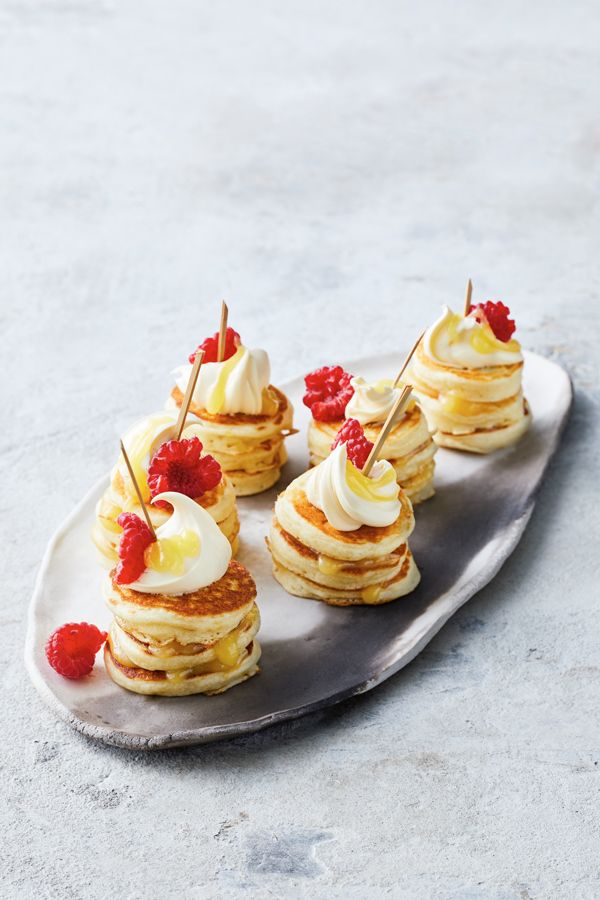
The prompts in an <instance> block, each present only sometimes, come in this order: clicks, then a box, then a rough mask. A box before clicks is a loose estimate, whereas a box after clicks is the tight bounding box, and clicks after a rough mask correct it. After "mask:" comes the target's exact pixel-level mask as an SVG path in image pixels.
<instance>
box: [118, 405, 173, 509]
mask: <svg viewBox="0 0 600 900" xmlns="http://www.w3.org/2000/svg"><path fill="white" fill-rule="evenodd" d="M172 424H173V417H172V416H170V415H164V416H152V417H151V419H150V421H149V427H148V428H147V429H146V430H145V431H143V432H142V433H141V434H138V435H135V436H134V437H133V438H132V439H130V440H128V441H127V455H128V456H129V462H130V463H131V468H132V469H133V473H134V475H135V477H136V481H137V483H138V485H139V488H140V491H141V492H142V497H143V498H144V500H145V501H148V500H150V488H149V487H148V477H147V476H148V473H147V472H146V469H145V466H144V462H145V460H146V459H147V457H148V456H149V455H150V452H151V450H152V444H153V443H154V441H155V440H156V435H157V433H158V432H159V431H161V430H162V429H164V428H166V427H167V426H168V425H172ZM124 481H125V486H126V490H127V493H128V494H129V495H130V496H131V497H135V499H136V501H137V497H136V494H135V490H134V487H133V484H132V483H131V479H130V478H129V476H127V477H126V478H125V479H124Z"/></svg>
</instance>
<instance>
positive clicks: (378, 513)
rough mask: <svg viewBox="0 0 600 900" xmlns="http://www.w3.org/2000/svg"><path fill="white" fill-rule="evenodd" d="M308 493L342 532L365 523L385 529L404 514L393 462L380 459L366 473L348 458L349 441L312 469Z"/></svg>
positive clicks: (330, 522)
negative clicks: (347, 444) (347, 445)
mask: <svg viewBox="0 0 600 900" xmlns="http://www.w3.org/2000/svg"><path fill="white" fill-rule="evenodd" d="M305 492H306V496H307V498H308V500H309V502H310V503H312V505H313V506H316V507H317V509H320V510H321V511H322V512H323V513H324V514H325V518H326V519H327V521H328V522H329V524H330V525H332V526H333V528H337V530H338V531H356V529H357V528H360V527H361V525H374V526H375V527H379V528H383V527H385V526H386V525H391V524H392V523H393V522H395V521H396V519H397V518H398V516H399V515H400V510H401V504H400V500H399V493H400V489H399V487H398V483H397V481H396V473H395V472H394V469H393V467H392V466H391V464H390V463H389V462H387V460H379V461H378V462H376V463H375V465H374V466H373V468H372V469H371V471H370V473H369V474H368V475H363V473H362V472H361V471H360V469H357V468H356V467H355V466H354V464H353V463H351V462H350V460H349V459H348V454H347V451H346V445H345V444H339V445H338V446H337V447H336V448H335V450H333V451H332V452H331V454H330V455H329V456H328V457H327V459H325V460H324V461H323V462H322V463H319V465H318V466H316V467H315V468H314V469H312V471H311V472H310V473H309V476H308V479H307V482H306V485H305Z"/></svg>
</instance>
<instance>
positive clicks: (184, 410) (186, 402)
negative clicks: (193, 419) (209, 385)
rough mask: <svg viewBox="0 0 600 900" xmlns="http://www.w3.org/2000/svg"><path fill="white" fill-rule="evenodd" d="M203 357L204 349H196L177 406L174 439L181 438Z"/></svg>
mask: <svg viewBox="0 0 600 900" xmlns="http://www.w3.org/2000/svg"><path fill="white" fill-rule="evenodd" d="M203 359H204V350H198V351H197V353H196V358H195V359H194V365H193V366H192V371H191V372H190V377H189V378H188V383H187V387H186V389H185V394H184V397H183V400H182V401H181V406H180V408H179V417H178V419H177V425H176V426H175V440H176V441H178V440H180V438H181V432H182V431H183V426H184V425H185V420H186V417H187V414H188V410H189V408H190V403H191V402H192V396H193V394H194V389H195V387H196V382H197V381H198V375H199V373H200V366H201V365H202V360H203Z"/></svg>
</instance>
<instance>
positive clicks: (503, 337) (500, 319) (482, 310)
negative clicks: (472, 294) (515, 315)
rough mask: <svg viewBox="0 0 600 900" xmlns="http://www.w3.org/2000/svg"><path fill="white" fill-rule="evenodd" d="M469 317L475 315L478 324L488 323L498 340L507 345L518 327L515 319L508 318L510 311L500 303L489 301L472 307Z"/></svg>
mask: <svg viewBox="0 0 600 900" xmlns="http://www.w3.org/2000/svg"><path fill="white" fill-rule="evenodd" d="M469 315H474V316H475V318H476V319H477V321H478V322H482V321H485V322H487V323H488V325H489V326H490V328H491V329H492V331H493V332H494V335H495V336H496V337H497V338H498V340H499V341H502V342H503V343H505V344H506V343H507V342H508V341H510V339H511V337H512V336H513V334H514V331H515V328H516V327H517V326H516V325H515V321H514V319H509V318H508V317H509V315H510V309H509V308H508V306H505V305H504V303H502V302H500V301H498V302H497V303H494V301H493V300H487V301H486V302H485V303H478V304H477V305H476V306H473V305H471V306H470V307H469Z"/></svg>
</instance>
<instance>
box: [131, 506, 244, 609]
mask: <svg viewBox="0 0 600 900" xmlns="http://www.w3.org/2000/svg"><path fill="white" fill-rule="evenodd" d="M155 499H156V500H166V501H167V502H168V503H170V504H171V506H172V507H173V513H172V514H171V516H170V517H169V518H168V519H167V521H166V522H165V523H164V525H161V526H160V528H157V530H156V537H157V539H158V541H159V542H160V541H175V542H177V541H178V539H183V540H184V541H186V542H187V543H188V545H189V544H190V543H192V542H191V541H190V535H193V536H195V538H196V540H195V541H193V543H195V545H196V547H197V550H196V552H195V553H193V554H192V555H191V556H185V557H184V571H183V572H182V573H181V574H173V573H172V572H169V571H159V570H157V569H152V568H147V569H145V571H144V572H143V574H142V575H141V576H140V578H139V579H138V580H137V581H132V582H131V584H128V585H127V587H128V588H131V589H132V590H134V591H141V593H143V594H170V595H171V596H177V595H178V594H189V593H191V592H192V591H197V590H199V589H200V588H203V587H206V586H207V585H209V584H213V583H214V582H215V581H218V580H219V578H222V577H223V575H224V574H225V572H226V571H227V568H228V566H229V561H230V559H231V544H230V543H229V541H228V540H227V538H226V537H225V535H224V534H223V532H222V531H221V529H220V528H219V526H218V525H217V523H216V522H215V520H214V519H213V517H212V516H211V515H210V513H207V512H206V510H205V509H203V508H202V507H201V506H199V505H198V504H197V503H195V502H194V500H192V499H191V498H190V497H186V496H185V495H184V494H179V493H177V492H176V491H165V492H164V493H162V494H158V495H157V497H156V498H155ZM151 546H152V545H151Z"/></svg>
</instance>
